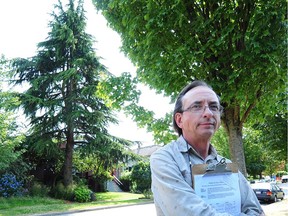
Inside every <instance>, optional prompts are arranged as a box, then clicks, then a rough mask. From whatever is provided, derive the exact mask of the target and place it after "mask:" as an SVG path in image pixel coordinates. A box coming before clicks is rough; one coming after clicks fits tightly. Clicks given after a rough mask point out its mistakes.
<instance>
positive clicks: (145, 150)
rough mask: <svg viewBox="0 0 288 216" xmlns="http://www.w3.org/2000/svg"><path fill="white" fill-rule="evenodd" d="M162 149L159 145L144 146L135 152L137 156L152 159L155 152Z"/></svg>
mask: <svg viewBox="0 0 288 216" xmlns="http://www.w3.org/2000/svg"><path fill="white" fill-rule="evenodd" d="M161 147H162V146H159V145H151V146H144V147H140V148H137V149H134V150H133V152H134V153H135V154H138V155H141V156H144V157H150V156H151V155H152V153H153V152H155V151H156V150H157V149H159V148H161Z"/></svg>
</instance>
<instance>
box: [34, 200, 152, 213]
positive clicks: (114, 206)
mask: <svg viewBox="0 0 288 216" xmlns="http://www.w3.org/2000/svg"><path fill="white" fill-rule="evenodd" d="M152 203H154V202H153V201H147V202H143V203H134V204H123V205H121V204H120V205H111V206H99V207H91V208H86V209H79V210H71V211H65V212H50V213H44V214H33V215H31V216H56V215H69V214H74V213H82V212H88V211H97V210H105V209H111V208H121V207H127V206H135V205H147V204H152Z"/></svg>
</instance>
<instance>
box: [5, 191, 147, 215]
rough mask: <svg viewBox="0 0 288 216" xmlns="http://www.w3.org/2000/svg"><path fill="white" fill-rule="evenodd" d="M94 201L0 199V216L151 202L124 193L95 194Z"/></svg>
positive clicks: (31, 198) (141, 197)
mask: <svg viewBox="0 0 288 216" xmlns="http://www.w3.org/2000/svg"><path fill="white" fill-rule="evenodd" d="M96 199H97V200H96V201H93V202H89V203H75V202H68V201H63V200H57V199H52V198H41V197H22V198H18V197H12V198H0V216H6V215H7V216H8V215H11V216H12V215H31V214H40V213H48V212H50V213H51V212H64V211H72V210H81V209H85V208H96V207H101V206H111V205H125V204H137V203H143V202H147V201H151V200H149V199H144V196H143V194H132V193H125V192H106V193H96Z"/></svg>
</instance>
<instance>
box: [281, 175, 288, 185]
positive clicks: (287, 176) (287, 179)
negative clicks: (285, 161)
mask: <svg viewBox="0 0 288 216" xmlns="http://www.w3.org/2000/svg"><path fill="white" fill-rule="evenodd" d="M281 182H282V183H286V182H288V175H283V176H282V177H281Z"/></svg>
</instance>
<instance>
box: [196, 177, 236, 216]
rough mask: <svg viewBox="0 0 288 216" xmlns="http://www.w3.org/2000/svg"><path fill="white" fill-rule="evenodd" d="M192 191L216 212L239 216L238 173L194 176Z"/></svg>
mask: <svg viewBox="0 0 288 216" xmlns="http://www.w3.org/2000/svg"><path fill="white" fill-rule="evenodd" d="M194 190H195V192H196V194H197V195H198V196H200V197H201V198H202V199H204V200H205V201H206V203H208V204H210V205H211V206H212V207H213V208H214V209H216V211H217V212H221V213H224V212H225V213H229V214H231V215H234V216H236V215H240V213H241V196H240V189H239V177H238V173H233V172H227V173H215V174H200V175H195V176H194Z"/></svg>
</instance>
